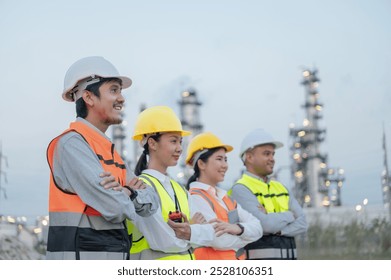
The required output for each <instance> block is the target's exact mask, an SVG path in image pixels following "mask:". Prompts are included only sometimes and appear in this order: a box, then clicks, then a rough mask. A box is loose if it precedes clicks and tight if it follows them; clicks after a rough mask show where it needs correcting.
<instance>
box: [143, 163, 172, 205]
mask: <svg viewBox="0 0 391 280" xmlns="http://www.w3.org/2000/svg"><path fill="white" fill-rule="evenodd" d="M143 173H146V174H148V175H151V176H152V177H155V178H156V179H158V181H159V182H160V183H161V184H162V185H163V187H164V188H165V189H166V191H167V192H168V194H169V195H170V196H171V198H172V199H173V200H174V190H173V189H172V186H171V182H170V177H169V176H167V175H166V174H163V173H161V172H159V171H157V170H155V169H145V170H143Z"/></svg>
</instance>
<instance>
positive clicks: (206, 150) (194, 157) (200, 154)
mask: <svg viewBox="0 0 391 280" xmlns="http://www.w3.org/2000/svg"><path fill="white" fill-rule="evenodd" d="M207 152H209V150H208V149H203V150H200V151H197V152H196V153H195V154H194V156H193V160H192V162H191V165H192V166H193V168H195V166H196V164H197V161H198V160H199V159H200V157H201V156H202V155H203V154H206V153H207Z"/></svg>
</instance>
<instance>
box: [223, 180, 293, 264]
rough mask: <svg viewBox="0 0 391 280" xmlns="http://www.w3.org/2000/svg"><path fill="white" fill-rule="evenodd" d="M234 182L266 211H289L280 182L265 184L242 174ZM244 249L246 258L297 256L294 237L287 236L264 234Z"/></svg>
mask: <svg viewBox="0 0 391 280" xmlns="http://www.w3.org/2000/svg"><path fill="white" fill-rule="evenodd" d="M236 184H241V185H243V186H245V187H246V188H248V189H249V190H250V191H251V192H252V193H253V194H254V195H255V196H256V197H257V199H258V202H259V203H260V204H262V205H263V207H265V209H266V211H267V213H281V212H286V211H289V192H288V190H287V189H286V188H285V187H284V186H283V185H282V184H281V183H279V182H277V181H270V182H269V184H267V183H265V182H263V181H262V180H260V179H257V178H254V177H252V176H249V175H247V174H243V175H242V178H240V179H239V180H238V181H236ZM231 193H232V189H231V190H229V191H228V194H229V195H231ZM244 250H245V252H246V257H247V259H250V260H262V259H263V260H265V259H268V260H270V259H284V260H285V259H296V258H297V257H296V243H295V239H294V237H288V236H280V235H274V234H271V235H264V236H263V237H262V238H260V239H258V240H257V241H255V242H253V243H250V244H247V245H246V246H245V247H244Z"/></svg>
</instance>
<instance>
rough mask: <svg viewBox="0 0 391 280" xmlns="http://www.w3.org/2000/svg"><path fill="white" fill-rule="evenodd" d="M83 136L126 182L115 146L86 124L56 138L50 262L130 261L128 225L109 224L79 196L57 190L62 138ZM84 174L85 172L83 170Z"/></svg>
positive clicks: (103, 162)
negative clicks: (57, 160)
mask: <svg viewBox="0 0 391 280" xmlns="http://www.w3.org/2000/svg"><path fill="white" fill-rule="evenodd" d="M72 131H73V132H76V133H79V134H80V135H81V136H82V137H83V138H84V140H85V141H86V142H87V143H88V145H89V146H90V147H91V149H92V150H93V151H94V152H95V154H96V156H97V158H98V159H99V161H100V163H101V165H102V167H103V169H104V170H105V171H108V172H111V174H112V175H113V176H115V177H117V180H118V182H119V183H120V184H121V185H125V182H126V167H125V165H124V163H123V161H122V159H121V157H120V156H119V154H118V153H117V152H116V151H115V149H114V145H113V143H111V142H110V141H109V140H108V139H107V138H105V137H104V136H102V135H101V134H99V133H98V132H97V131H95V130H94V129H92V128H91V127H89V126H88V125H86V124H84V123H82V122H72V123H71V124H70V128H69V129H67V130H66V131H64V132H63V133H62V134H61V135H59V136H57V137H56V138H54V139H53V140H52V141H51V142H50V144H49V146H48V149H47V160H48V163H49V167H50V171H51V176H50V187H49V234H48V244H47V253H46V257H47V259H128V253H129V249H130V241H129V237H128V234H127V229H126V224H125V221H124V222H123V223H111V222H109V221H106V220H105V219H104V218H103V217H102V215H101V214H100V213H99V212H98V211H97V210H95V209H94V208H92V207H90V206H89V205H86V204H85V203H84V202H83V201H82V200H81V199H80V197H79V196H78V195H77V194H76V193H72V192H67V191H64V190H63V189H62V188H60V187H59V186H57V184H56V182H55V180H54V175H53V159H54V151H55V149H56V146H57V143H58V141H59V139H60V137H61V136H63V135H65V134H66V133H70V132H72ZM80 172H83V170H80Z"/></svg>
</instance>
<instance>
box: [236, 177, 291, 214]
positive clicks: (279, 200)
mask: <svg viewBox="0 0 391 280" xmlns="http://www.w3.org/2000/svg"><path fill="white" fill-rule="evenodd" d="M236 184H241V185H243V186H245V187H246V188H248V189H249V190H250V191H251V192H252V193H253V194H254V195H255V196H256V197H257V199H258V201H259V203H260V204H262V205H263V206H264V207H265V209H266V211H267V213H278V212H286V211H288V210H289V193H288V190H287V189H286V188H285V187H284V186H283V185H282V184H281V183H279V182H277V181H270V183H269V184H266V183H265V182H263V181H261V180H259V179H256V178H254V177H251V176H249V175H247V174H243V176H242V178H240V179H239V180H238V181H237V182H236ZM229 193H231V192H229Z"/></svg>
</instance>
